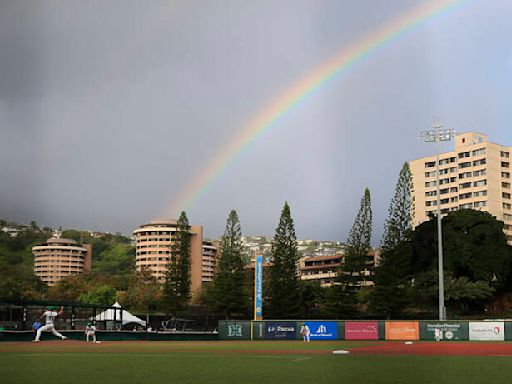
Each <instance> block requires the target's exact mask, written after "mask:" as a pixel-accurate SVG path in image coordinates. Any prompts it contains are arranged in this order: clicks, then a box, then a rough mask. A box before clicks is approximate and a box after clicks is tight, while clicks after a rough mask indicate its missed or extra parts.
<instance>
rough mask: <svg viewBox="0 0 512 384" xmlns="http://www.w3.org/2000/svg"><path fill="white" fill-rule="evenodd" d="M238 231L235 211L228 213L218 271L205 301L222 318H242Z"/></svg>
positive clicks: (243, 299)
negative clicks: (234, 315) (234, 316)
mask: <svg viewBox="0 0 512 384" xmlns="http://www.w3.org/2000/svg"><path fill="white" fill-rule="evenodd" d="M242 253H243V251H242V230H241V227H240V221H239V220H238V215H237V213H236V211H235V210H232V211H231V212H230V213H229V216H228V219H227V222H226V229H225V230H224V235H223V236H222V241H221V249H220V255H221V256H220V261H219V269H218V271H217V273H216V274H215V277H214V279H213V285H212V288H211V291H210V292H209V294H210V297H209V300H210V301H211V303H212V306H213V308H214V309H215V311H216V312H218V313H223V314H224V315H225V316H226V318H228V317H229V316H230V315H232V314H245V312H246V309H247V292H246V285H245V281H244V280H245V270H244V262H243V258H242Z"/></svg>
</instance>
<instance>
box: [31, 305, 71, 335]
mask: <svg viewBox="0 0 512 384" xmlns="http://www.w3.org/2000/svg"><path fill="white" fill-rule="evenodd" d="M56 309H57V307H54V306H49V307H48V310H47V311H45V312H44V313H43V314H42V315H41V320H42V319H43V317H46V323H45V325H43V326H42V327H41V328H39V329H38V330H37V334H36V338H35V340H34V342H37V341H40V340H39V339H40V338H41V333H42V332H43V331H44V332H51V333H53V334H54V335H55V336H57V337H60V338H61V339H62V340H66V339H67V337H66V336H62V335H61V334H60V333H59V332H57V331H56V330H55V324H54V321H55V318H56V317H57V316H59V315H60V314H61V313H62V311H63V310H64V307H60V310H59V311H57V312H55V310H56Z"/></svg>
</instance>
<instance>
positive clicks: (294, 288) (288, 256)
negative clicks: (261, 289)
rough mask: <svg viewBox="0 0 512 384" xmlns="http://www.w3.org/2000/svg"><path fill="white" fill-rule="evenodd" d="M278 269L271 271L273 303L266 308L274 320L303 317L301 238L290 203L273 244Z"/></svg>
mask: <svg viewBox="0 0 512 384" xmlns="http://www.w3.org/2000/svg"><path fill="white" fill-rule="evenodd" d="M272 258H273V261H274V265H273V266H272V267H271V268H270V279H269V295H268V298H269V303H267V305H266V308H267V312H268V315H269V316H270V317H272V318H297V317H300V315H301V293H300V281H299V276H298V273H297V262H298V259H299V255H298V250H297V238H296V236H295V228H294V225H293V220H292V217H291V213H290V207H289V206H288V203H287V202H285V203H284V207H283V210H282V211H281V218H280V220H279V225H278V227H277V228H276V233H275V235H274V241H273V242H272Z"/></svg>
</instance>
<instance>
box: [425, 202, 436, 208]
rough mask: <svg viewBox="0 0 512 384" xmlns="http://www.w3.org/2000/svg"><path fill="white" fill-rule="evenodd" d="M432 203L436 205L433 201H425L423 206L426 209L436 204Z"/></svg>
mask: <svg viewBox="0 0 512 384" xmlns="http://www.w3.org/2000/svg"><path fill="white" fill-rule="evenodd" d="M433 203H436V202H435V201H425V206H426V207H431V206H433V205H436V204H433Z"/></svg>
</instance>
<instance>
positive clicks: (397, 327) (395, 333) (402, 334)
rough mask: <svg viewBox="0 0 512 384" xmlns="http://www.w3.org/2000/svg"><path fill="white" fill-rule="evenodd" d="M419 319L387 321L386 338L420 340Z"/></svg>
mask: <svg viewBox="0 0 512 384" xmlns="http://www.w3.org/2000/svg"><path fill="white" fill-rule="evenodd" d="M419 339H420V327H419V323H418V322H417V321H386V340H419Z"/></svg>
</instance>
